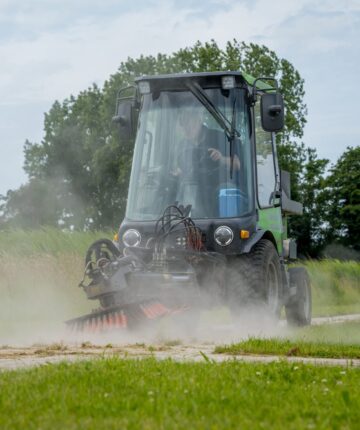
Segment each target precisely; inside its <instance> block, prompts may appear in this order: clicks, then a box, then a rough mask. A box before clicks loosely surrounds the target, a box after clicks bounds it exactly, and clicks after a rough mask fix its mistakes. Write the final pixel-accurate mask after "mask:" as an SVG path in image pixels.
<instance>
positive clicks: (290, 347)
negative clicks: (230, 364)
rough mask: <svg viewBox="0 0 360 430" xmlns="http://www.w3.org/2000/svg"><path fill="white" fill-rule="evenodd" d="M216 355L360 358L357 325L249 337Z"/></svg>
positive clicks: (350, 323) (347, 324)
mask: <svg viewBox="0 0 360 430" xmlns="http://www.w3.org/2000/svg"><path fill="white" fill-rule="evenodd" d="M215 352H217V353H227V354H234V355H236V354H265V355H284V356H300V357H328V358H356V359H360V322H349V323H343V324H333V325H326V324H324V325H321V326H313V327H306V328H304V329H300V330H297V331H295V332H291V333H289V334H288V335H287V336H282V337H276V338H270V339H259V338H249V339H247V340H244V341H242V342H238V343H234V344H231V345H225V346H218V347H217V348H216V349H215Z"/></svg>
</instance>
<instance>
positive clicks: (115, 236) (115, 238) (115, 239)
mask: <svg viewBox="0 0 360 430" xmlns="http://www.w3.org/2000/svg"><path fill="white" fill-rule="evenodd" d="M113 240H114V241H115V242H119V235H118V234H117V233H115V234H114V238H113Z"/></svg>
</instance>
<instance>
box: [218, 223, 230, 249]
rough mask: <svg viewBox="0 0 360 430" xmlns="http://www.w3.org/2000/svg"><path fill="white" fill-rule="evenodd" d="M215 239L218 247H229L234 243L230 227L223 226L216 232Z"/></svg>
mask: <svg viewBox="0 0 360 430" xmlns="http://www.w3.org/2000/svg"><path fill="white" fill-rule="evenodd" d="M214 238H215V242H216V243H217V244H218V245H221V246H227V245H230V243H231V242H232V241H233V239H234V233H233V231H232V230H231V228H230V227H227V226H226V225H222V226H220V227H218V228H217V229H216V230H215V233H214Z"/></svg>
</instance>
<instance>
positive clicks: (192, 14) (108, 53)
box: [0, 0, 360, 193]
mask: <svg viewBox="0 0 360 430" xmlns="http://www.w3.org/2000/svg"><path fill="white" fill-rule="evenodd" d="M359 21H360V2H359V1H358V0H336V1H335V0H319V1H317V2H313V1H310V0H297V1H288V0H276V1H273V2H269V1H268V0H208V1H201V0H196V1H195V0H183V1H182V2H178V1H175V0H172V1H169V0H168V1H165V0H153V1H145V0H140V1H138V2H130V1H128V0H107V1H105V0H78V1H76V2H74V1H73V0H53V1H51V2H49V1H48V0H32V1H23V0H21V1H20V0H0V58H1V68H0V93H1V99H0V108H1V107H2V109H6V106H12V109H11V112H13V113H14V112H15V111H16V109H15V108H16V106H18V108H19V109H20V110H21V112H22V114H24V115H26V113H25V112H26V109H27V111H28V112H29V113H28V117H31V118H32V122H35V124H32V125H31V127H30V125H29V124H27V125H26V126H24V128H23V129H22V130H21V129H20V130H19V123H18V122H17V121H15V122H11V121H10V122H9V124H14V125H13V136H14V137H13V141H12V142H11V139H12V138H11V130H9V128H8V127H7V128H6V130H7V131H6V139H5V140H4V138H3V136H4V135H3V134H2V133H4V127H3V126H2V124H0V147H1V150H2V153H4V150H3V149H4V146H5V145H6V151H5V152H9V153H10V152H11V151H17V156H18V154H19V153H21V146H22V143H23V141H24V140H25V138H30V139H31V140H39V136H41V130H42V126H43V111H44V110H46V109H48V108H49V107H50V105H51V103H52V102H53V101H54V100H55V99H60V100H62V99H64V98H66V97H68V96H69V95H70V94H77V93H78V92H79V91H81V90H83V89H85V88H87V87H88V86H89V85H91V84H92V83H93V82H96V83H98V84H99V85H101V84H102V83H103V82H104V80H105V79H107V78H108V77H109V75H110V74H112V73H114V72H115V71H116V70H117V68H118V66H119V64H120V62H121V61H124V60H126V59H127V57H129V56H130V57H137V56H139V55H140V54H145V55H149V54H152V55H156V54H157V53H158V52H164V53H171V52H173V51H176V50H178V49H179V48H183V47H185V46H192V45H193V44H194V42H196V41H197V40H201V41H203V42H204V41H208V40H210V39H215V40H216V41H217V42H218V43H219V44H220V45H221V46H224V45H225V43H226V42H227V41H228V40H232V39H233V38H236V39H237V40H239V41H242V40H244V41H246V42H254V41H255V42H256V43H260V44H261V43H263V44H265V45H267V46H268V47H269V48H271V49H274V50H275V51H276V52H277V53H278V55H280V56H282V57H284V58H287V59H289V60H290V61H291V62H292V63H293V64H294V65H295V67H297V68H298V69H299V70H300V72H301V74H302V75H303V76H304V77H305V79H306V87H305V88H306V91H307V98H306V100H307V102H308V104H309V112H310V115H311V116H312V117H311V118H315V117H316V116H317V115H320V114H321V115H324V119H323V120H322V121H323V122H322V123H321V124H322V125H323V124H326V112H327V111H328V110H329V106H331V105H335V107H336V108H337V109H339V110H340V109H342V110H343V109H344V106H345V105H344V104H343V100H344V98H346V99H347V102H346V103H347V104H346V108H347V109H348V110H350V111H351V112H356V109H357V107H356V106H355V102H353V101H352V100H353V99H354V97H353V93H352V87H353V82H354V81H355V80H356V79H357V76H358V74H359V73H360V70H359V64H360V60H359V57H360V56H359V48H358V46H357V43H356V41H358V40H360V34H359V31H360V30H359V29H360V25H359V24H360V22H359ZM334 77H336V80H339V79H342V84H341V85H342V87H341V91H336V92H335V91H334ZM331 91H332V93H331ZM341 92H342V93H343V95H341ZM325 94H331V95H326V96H325ZM344 94H345V95H344ZM30 112H31V113H30ZM14 114H15V113H14ZM330 117H331V115H329V118H330ZM311 118H310V117H309V123H310V124H311V121H312V119H311ZM350 118H351V115H350ZM0 121H2V123H3V121H4V119H3V118H0ZM353 122H354V123H356V122H357V120H356V119H353ZM15 123H16V125H15ZM339 127H341V126H340V125H339ZM35 129H36V130H37V132H34V130H35ZM339 129H340V128H339ZM309 132H310V135H309V134H307V131H305V137H306V138H309V140H311V139H312V138H313V141H314V143H313V145H314V146H316V145H318V146H319V148H322V145H323V143H322V142H321V141H320V137H319V134H318V132H316V133H315V127H312V126H309ZM20 133H22V136H23V137H21V134H20ZM29 133H30V134H29ZM15 136H16V137H15ZM354 136H355V135H354ZM353 139H354V137H353ZM346 144H354V142H347V143H346ZM334 145H336V147H337V149H338V151H341V150H342V149H344V145H343V146H341V145H340V146H339V144H338V143H337V142H336V143H335V141H334ZM6 157H7V155H6V154H5V155H4V157H2V160H1V162H2V163H7V162H8V161H6V160H7V159H6ZM0 167H1V166H0ZM0 170H1V169H0ZM18 170H19V171H20V170H21V166H20V165H19V166H18ZM3 183H4V182H3ZM0 193H1V190H0Z"/></svg>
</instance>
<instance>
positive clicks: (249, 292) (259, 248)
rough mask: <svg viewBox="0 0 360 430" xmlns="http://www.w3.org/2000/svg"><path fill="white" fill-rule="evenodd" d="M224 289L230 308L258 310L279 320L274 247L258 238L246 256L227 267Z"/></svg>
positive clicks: (279, 295)
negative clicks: (257, 308)
mask: <svg viewBox="0 0 360 430" xmlns="http://www.w3.org/2000/svg"><path fill="white" fill-rule="evenodd" d="M227 289H228V299H229V304H230V307H231V308H232V309H234V308H237V309H239V308H240V309H241V308H248V307H251V306H254V307H261V308H264V310H265V311H267V312H269V313H270V314H271V315H272V316H275V317H276V318H279V316H280V310H281V307H282V297H283V285H282V276H281V265H280V258H279V255H278V253H277V251H276V249H275V246H274V244H273V243H272V242H270V241H269V240H267V239H261V240H260V241H259V242H258V243H257V244H255V246H254V247H253V248H252V250H251V251H250V252H249V253H248V254H244V255H241V256H239V257H237V258H236V259H235V260H234V261H233V262H232V263H231V265H230V270H229V276H228V283H227Z"/></svg>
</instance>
